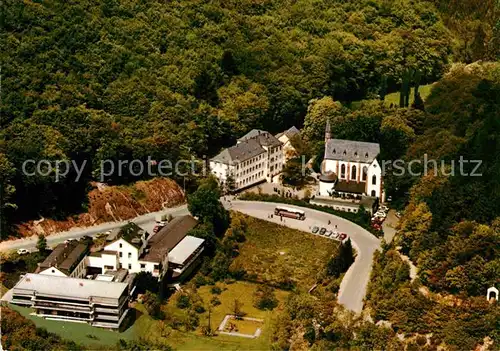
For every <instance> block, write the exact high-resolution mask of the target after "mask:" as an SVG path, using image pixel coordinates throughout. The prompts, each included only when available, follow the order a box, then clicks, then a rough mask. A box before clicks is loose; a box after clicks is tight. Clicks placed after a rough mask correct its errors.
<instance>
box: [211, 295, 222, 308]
mask: <svg viewBox="0 0 500 351" xmlns="http://www.w3.org/2000/svg"><path fill="white" fill-rule="evenodd" d="M210 303H211V304H212V306H219V305H220V304H221V302H220V300H219V298H218V297H217V296H214V297H212V299H211V300H210Z"/></svg>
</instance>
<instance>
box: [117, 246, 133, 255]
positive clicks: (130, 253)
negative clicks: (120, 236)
mask: <svg viewBox="0 0 500 351" xmlns="http://www.w3.org/2000/svg"><path fill="white" fill-rule="evenodd" d="M120 247H122V244H120ZM122 257H123V253H122V252H120V258H122ZM128 258H132V252H129V253H128Z"/></svg>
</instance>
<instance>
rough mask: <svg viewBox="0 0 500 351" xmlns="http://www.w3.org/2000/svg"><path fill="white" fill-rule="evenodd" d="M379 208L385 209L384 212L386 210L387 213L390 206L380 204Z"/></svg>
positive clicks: (380, 209)
mask: <svg viewBox="0 0 500 351" xmlns="http://www.w3.org/2000/svg"><path fill="white" fill-rule="evenodd" d="M378 210H379V211H384V212H386V213H387V212H389V207H387V206H384V205H382V206H380V207H379V209H378Z"/></svg>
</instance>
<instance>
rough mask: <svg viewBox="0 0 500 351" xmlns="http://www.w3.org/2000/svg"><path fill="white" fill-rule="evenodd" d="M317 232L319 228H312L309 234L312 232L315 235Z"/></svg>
mask: <svg viewBox="0 0 500 351" xmlns="http://www.w3.org/2000/svg"><path fill="white" fill-rule="evenodd" d="M318 230H319V228H318V227H316V226H314V227H313V229H312V230H311V232H312V233H313V234H316V233H317V232H318Z"/></svg>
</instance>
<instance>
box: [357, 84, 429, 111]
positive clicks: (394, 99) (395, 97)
mask: <svg viewBox="0 0 500 351" xmlns="http://www.w3.org/2000/svg"><path fill="white" fill-rule="evenodd" d="M414 90H415V89H414V88H411V91H410V104H409V105H410V106H411V104H412V103H413V101H414V99H413V91H414ZM431 90H432V84H427V85H421V86H420V87H419V88H418V92H419V93H420V96H421V97H422V99H423V100H424V102H425V100H426V99H427V97H428V96H429V95H430V93H431ZM361 102H362V100H360V101H353V102H352V104H351V108H352V109H353V110H357V109H359V107H360V106H361ZM384 102H385V104H386V105H387V106H390V105H391V104H393V105H395V106H399V91H397V92H394V93H390V94H387V95H386V96H385V99H384Z"/></svg>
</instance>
